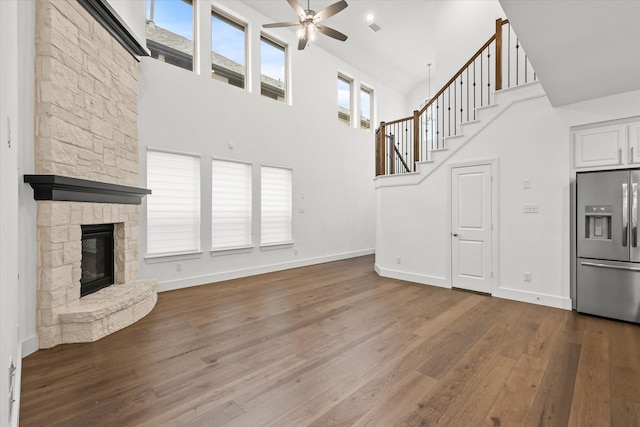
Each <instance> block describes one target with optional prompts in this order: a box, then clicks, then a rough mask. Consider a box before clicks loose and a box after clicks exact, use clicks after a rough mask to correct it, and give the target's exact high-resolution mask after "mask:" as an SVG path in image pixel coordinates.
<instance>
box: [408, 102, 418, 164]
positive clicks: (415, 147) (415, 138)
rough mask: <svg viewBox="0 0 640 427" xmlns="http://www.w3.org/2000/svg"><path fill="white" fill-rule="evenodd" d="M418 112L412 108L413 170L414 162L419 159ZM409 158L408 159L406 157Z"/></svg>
mask: <svg viewBox="0 0 640 427" xmlns="http://www.w3.org/2000/svg"><path fill="white" fill-rule="evenodd" d="M419 120H420V112H419V111H418V110H413V171H414V172H415V171H416V162H419V161H420V121H419ZM407 160H409V159H407Z"/></svg>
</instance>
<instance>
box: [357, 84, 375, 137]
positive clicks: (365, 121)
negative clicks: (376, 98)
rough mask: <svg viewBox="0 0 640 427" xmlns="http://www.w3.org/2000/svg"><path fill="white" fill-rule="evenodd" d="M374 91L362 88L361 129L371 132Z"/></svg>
mask: <svg viewBox="0 0 640 427" xmlns="http://www.w3.org/2000/svg"><path fill="white" fill-rule="evenodd" d="M372 106H373V90H371V89H369V88H366V87H364V86H360V129H365V130H371V110H372Z"/></svg>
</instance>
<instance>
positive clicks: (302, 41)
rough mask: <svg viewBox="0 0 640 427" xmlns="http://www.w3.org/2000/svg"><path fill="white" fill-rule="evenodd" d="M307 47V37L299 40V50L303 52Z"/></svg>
mask: <svg viewBox="0 0 640 427" xmlns="http://www.w3.org/2000/svg"><path fill="white" fill-rule="evenodd" d="M305 47H307V37H306V35H305V37H302V38H301V39H300V40H298V50H303V49H304V48H305Z"/></svg>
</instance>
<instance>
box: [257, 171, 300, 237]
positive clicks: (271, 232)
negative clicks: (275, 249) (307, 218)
mask: <svg viewBox="0 0 640 427" xmlns="http://www.w3.org/2000/svg"><path fill="white" fill-rule="evenodd" d="M291 210H292V178H291V169H286V168H281V167H275V166H262V175H261V216H260V224H261V226H260V231H261V237H260V244H261V245H263V246H264V245H278V244H286V243H292V240H293V238H292V233H291V219H292V212H291Z"/></svg>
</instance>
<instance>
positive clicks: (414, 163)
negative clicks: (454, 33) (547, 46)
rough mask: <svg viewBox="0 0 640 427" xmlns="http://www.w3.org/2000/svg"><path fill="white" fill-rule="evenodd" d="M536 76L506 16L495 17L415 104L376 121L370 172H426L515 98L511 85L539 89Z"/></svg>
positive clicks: (530, 93) (532, 92)
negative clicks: (438, 85) (459, 62)
mask: <svg viewBox="0 0 640 427" xmlns="http://www.w3.org/2000/svg"><path fill="white" fill-rule="evenodd" d="M536 82H537V76H536V74H535V71H534V70H533V69H532V67H531V64H530V63H529V60H528V58H527V55H526V54H525V53H524V51H523V50H522V47H521V46H520V43H519V40H518V38H517V36H516V35H515V33H514V32H513V30H512V28H511V25H510V24H509V21H508V20H502V19H497V20H496V31H495V34H493V35H492V36H491V37H490V38H489V40H487V42H486V43H485V44H484V45H482V47H481V48H480V49H478V51H477V52H476V53H475V54H474V55H473V56H472V57H471V58H470V59H469V60H468V61H467V62H466V63H465V64H464V65H463V66H462V68H460V70H459V71H458V72H457V73H456V74H455V75H454V76H453V77H452V78H451V79H450V80H449V81H448V82H447V84H446V85H445V86H444V87H443V88H442V89H441V90H440V91H438V92H437V93H436V95H435V96H434V97H432V98H431V99H429V100H427V101H426V102H425V105H424V106H422V108H421V109H420V110H416V111H414V112H413V115H411V116H408V117H404V118H401V119H397V120H393V121H390V122H381V123H380V126H379V128H378V129H377V130H376V134H375V142H376V176H377V177H385V178H386V177H398V176H399V175H407V174H409V175H411V174H414V173H416V172H418V173H420V175H421V176H422V177H423V178H424V177H426V176H428V174H429V171H433V170H435V169H437V168H438V167H439V165H441V164H443V163H444V162H445V161H446V160H448V159H449V158H450V157H451V156H452V155H453V154H455V152H456V151H457V150H458V149H460V148H461V147H462V146H464V145H465V144H466V143H467V142H469V141H470V140H471V139H473V136H474V135H476V134H477V133H478V132H479V131H480V130H482V129H483V128H484V127H486V126H487V124H488V123H490V121H491V119H492V117H496V114H499V113H500V112H501V111H503V110H504V109H505V108H506V107H507V104H508V103H509V102H512V101H514V100H515V99H514V97H513V95H512V94H511V93H512V92H513V89H514V88H519V87H524V88H527V90H528V92H522V91H519V95H518V96H519V97H524V98H526V97H530V96H536V94H539V93H541V89H540V88H539V84H537V83H536ZM535 88H537V89H535ZM498 98H500V104H498V103H497V102H498ZM414 179H415V178H406V179H401V180H400V181H403V180H408V181H412V180H414ZM378 181H380V180H378ZM393 181H394V182H396V181H398V179H394V180H393Z"/></svg>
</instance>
